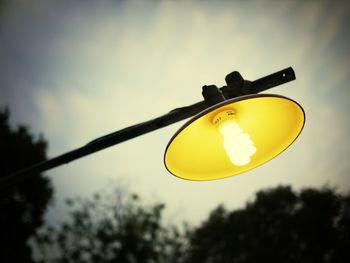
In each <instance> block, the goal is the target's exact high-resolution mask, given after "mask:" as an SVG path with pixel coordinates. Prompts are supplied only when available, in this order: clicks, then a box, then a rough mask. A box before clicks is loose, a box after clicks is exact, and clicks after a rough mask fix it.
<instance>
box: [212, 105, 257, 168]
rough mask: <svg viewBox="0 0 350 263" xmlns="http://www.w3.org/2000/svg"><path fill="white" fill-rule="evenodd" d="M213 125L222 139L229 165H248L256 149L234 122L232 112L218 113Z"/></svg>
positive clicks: (247, 135) (248, 137)
mask: <svg viewBox="0 0 350 263" xmlns="http://www.w3.org/2000/svg"><path fill="white" fill-rule="evenodd" d="M214 123H215V124H216V125H217V128H218V130H219V131H220V133H221V135H222V137H223V146H224V149H225V151H226V154H227V156H228V157H229V159H230V161H231V163H232V164H234V165H238V166H243V165H246V164H248V163H250V157H251V156H252V155H254V153H255V152H256V148H255V146H254V143H253V141H252V139H251V138H250V136H249V134H248V133H246V132H244V130H243V129H242V128H241V127H240V126H239V124H238V122H237V121H236V119H235V114H234V111H232V110H226V111H223V112H220V113H219V114H218V115H216V116H215V118H214Z"/></svg>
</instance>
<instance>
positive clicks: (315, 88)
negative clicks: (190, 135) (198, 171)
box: [0, 0, 350, 224]
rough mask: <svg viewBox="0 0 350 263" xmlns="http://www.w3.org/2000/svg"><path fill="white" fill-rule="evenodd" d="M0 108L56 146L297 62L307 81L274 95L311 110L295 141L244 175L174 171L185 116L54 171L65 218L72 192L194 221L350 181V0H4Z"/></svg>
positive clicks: (66, 146) (300, 77) (345, 186)
mask: <svg viewBox="0 0 350 263" xmlns="http://www.w3.org/2000/svg"><path fill="white" fill-rule="evenodd" d="M1 3H2V4H1V5H0V32H1V33H0V69H1V70H0V105H7V106H8V107H9V108H10V111H11V116H12V117H11V119H12V124H13V125H14V126H15V125H17V124H19V123H22V124H26V125H28V126H29V127H30V129H31V131H32V132H33V133H35V134H43V135H44V137H45V138H46V139H47V141H48V143H49V147H48V156H49V157H54V156H57V155H59V154H61V153H64V152H67V151H70V150H72V149H75V148H77V147H80V146H82V145H84V144H86V143H87V142H89V141H91V140H92V139H95V138H97V137H99V136H102V135H105V134H107V133H110V132H113V131H116V130H119V129H122V128H125V127H127V126H130V125H133V124H136V123H139V122H143V121H146V120H149V119H152V118H155V117H158V116H161V115H163V114H165V113H167V112H168V111H170V110H172V109H174V108H177V107H182V106H187V105H190V104H193V103H195V102H198V101H200V100H202V98H201V87H202V86H203V85H209V84H215V85H217V86H220V87H221V86H223V85H225V82H224V78H225V76H226V75H227V74H228V73H230V72H232V71H235V70H237V71H239V72H240V73H241V74H242V76H243V77H244V78H245V79H248V80H255V79H258V78H260V77H262V76H265V75H269V74H271V73H273V72H276V71H279V70H281V69H283V68H286V67H289V66H292V67H293V68H294V70H295V73H296V80H295V81H293V82H290V83H288V84H285V85H282V86H279V87H276V88H273V89H270V90H268V91H266V92H265V93H272V94H280V95H283V96H287V97H289V98H291V99H293V100H295V101H297V102H298V103H299V104H300V105H302V106H303V108H304V110H305V113H306V124H305V127H304V130H303V132H302V134H301V135H300V136H299V138H298V139H297V141H295V143H294V144H293V145H292V146H290V148H288V150H287V151H285V152H283V153H282V154H281V155H279V156H278V157H277V158H275V159H273V160H272V161H271V162H268V163H266V164H264V165H263V166H260V167H258V168H256V169H254V170H251V171H249V172H246V173H244V174H241V175H237V176H234V177H230V178H226V179H222V180H216V181H208V182H191V181H185V180H181V179H179V178H176V177H174V176H172V175H170V174H169V173H168V172H167V170H166V168H165V167H164V164H163V155H164V150H165V147H166V145H167V143H168V141H169V140H170V138H171V137H172V135H173V134H174V133H175V132H176V131H177V129H179V128H180V127H181V125H182V124H183V123H184V121H183V122H179V123H177V124H173V125H171V126H169V127H166V128H163V129H161V130H157V131H155V132H152V133H149V134H146V135H143V136H141V137H138V138H135V139H133V140H130V141H128V142H124V143H122V144H119V145H117V146H114V147H111V148H109V149H106V150H103V151H101V152H99V153H96V154H93V155H91V156H88V157H85V158H83V159H80V160H78V161H75V162H72V163H70V164H68V165H65V166H61V167H58V168H56V169H54V170H51V171H48V172H47V173H46V174H47V176H48V177H49V178H50V179H51V180H52V182H53V185H54V187H55V197H56V201H55V203H54V205H53V206H52V207H51V208H50V211H49V213H48V218H49V220H50V221H51V222H56V221H59V220H60V218H62V215H63V214H64V213H65V207H64V205H63V201H62V200H64V199H65V198H67V197H73V196H86V197H88V196H90V195H91V194H92V193H95V192H107V191H109V190H110V189H111V188H113V187H114V186H118V185H121V186H122V188H123V189H127V191H129V192H135V193H138V194H139V195H140V196H141V197H142V198H143V200H144V202H145V203H147V202H148V203H155V202H162V203H164V204H165V205H166V214H165V215H166V218H167V220H168V221H169V222H174V223H178V222H180V221H183V220H186V221H188V222H190V223H193V224H196V223H198V222H201V221H202V220H203V219H205V217H206V216H207V215H208V213H209V212H210V211H211V210H212V209H214V208H215V207H216V206H217V205H219V204H224V205H225V206H226V207H227V208H229V209H234V208H239V207H242V206H244V204H245V203H246V202H248V201H250V200H252V198H253V196H254V193H255V192H256V191H258V190H260V189H264V188H268V187H275V186H277V185H291V186H292V187H293V188H294V189H301V188H305V187H321V186H324V185H330V186H334V187H337V188H338V189H339V190H340V191H348V190H350V180H349V171H350V162H349V156H350V144H349V139H348V134H349V132H350V118H349V117H348V113H349V111H350V103H349V101H350V88H349V86H348V85H349V84H348V83H349V82H350V74H349V73H350V60H349V53H350V32H349V28H350V3H349V2H347V1H326V0H324V1H297V0H286V1H274V0H260V1H258V0H254V1H240V0H237V1H156V0H154V1H132V0H129V1H117V0H114V1H112V0H105V1H82V0H81V1H78V0H77V1H67V0H63V1H58V0H57V1H55V0H51V1H49V0H47V1H44V0H41V1H40V0H33V1H24V0H22V1H20V0H14V1H2V2H1Z"/></svg>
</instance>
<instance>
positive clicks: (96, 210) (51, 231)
mask: <svg viewBox="0 0 350 263" xmlns="http://www.w3.org/2000/svg"><path fill="white" fill-rule="evenodd" d="M67 204H68V205H69V207H70V210H71V214H70V218H69V219H68V220H67V221H66V222H65V223H63V224H62V225H61V226H59V227H47V228H46V229H44V230H43V231H42V232H41V233H40V234H38V235H37V237H36V246H37V248H38V260H39V261H38V262H52V263H68V262H75V263H80V262H81V263H83V262H99V263H109V262H125V263H128V262H130V263H131V262H146V263H147V262H170V263H171V262H179V260H180V259H181V257H182V254H183V248H184V245H183V244H184V243H183V235H181V234H180V232H179V231H178V229H177V228H176V227H173V226H172V227H164V226H163V225H162V223H161V216H162V211H163V209H164V205H162V204H155V205H152V206H145V205H142V204H141V202H140V200H139V197H138V196H137V195H128V194H126V193H125V192H123V191H121V189H119V188H118V189H117V190H116V192H115V194H113V195H111V196H106V195H103V196H101V195H98V194H96V195H95V196H94V197H93V198H92V199H81V198H77V199H75V200H68V202H67Z"/></svg>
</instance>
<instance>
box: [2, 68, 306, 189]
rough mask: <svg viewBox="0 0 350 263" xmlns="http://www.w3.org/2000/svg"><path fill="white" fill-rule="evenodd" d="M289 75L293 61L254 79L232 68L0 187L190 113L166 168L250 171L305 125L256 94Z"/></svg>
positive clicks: (191, 174) (197, 172) (204, 173)
mask: <svg viewBox="0 0 350 263" xmlns="http://www.w3.org/2000/svg"><path fill="white" fill-rule="evenodd" d="M292 80H295V74H294V70H293V69H292V68H291V67H289V68H285V69H283V70H280V71H278V72H275V73H272V74H270V75H268V76H265V77H262V78H260V79H256V80H254V81H247V80H244V79H243V78H242V76H241V75H240V74H239V72H237V71H234V72H231V73H230V74H228V75H227V76H226V77H225V81H226V83H227V86H223V87H221V88H220V89H219V88H217V87H216V86H215V85H210V86H204V87H203V92H202V94H203V97H204V101H200V102H197V103H194V104H192V105H189V106H185V107H180V108H176V109H174V110H172V111H170V112H168V113H166V114H165V115H162V116H160V117H158V118H155V119H152V120H149V121H145V122H142V123H138V124H135V125H132V126H129V127H127V128H124V129H121V130H118V131H115V132H112V133H110V134H107V135H104V136H102V137H99V138H97V139H95V140H92V141H91V142H89V143H87V144H86V145H83V146H81V147H79V148H77V149H74V150H72V151H69V152H66V153H64V154H61V155H59V156H56V157H54V158H52V159H49V160H46V161H43V162H41V163H36V164H33V165H31V166H28V167H25V168H23V169H21V170H17V171H13V172H12V173H10V174H8V175H6V176H4V177H2V178H0V192H1V190H2V189H5V188H7V187H12V186H14V185H16V184H17V183H18V182H20V181H22V180H24V179H26V178H29V177H30V176H35V175H38V174H40V173H41V172H43V171H47V170H50V169H53V168H55V167H58V166H60V165H62V164H67V163H69V162H72V161H74V160H77V159H79V158H82V157H84V156H87V155H89V154H92V153H95V152H98V151H100V150H103V149H105V148H108V147H111V146H113V145H116V144H119V143H121V142H124V141H127V140H130V139H132V138H135V137H137V136H140V135H143V134H146V133H148V132H151V131H154V130H157V129H160V128H162V127H166V126H168V125H170V124H172V123H175V122H178V121H181V120H184V119H187V118H189V117H193V116H195V117H193V119H192V120H190V121H189V122H187V123H186V124H185V125H184V126H183V127H182V128H181V129H180V130H179V131H178V132H177V133H176V134H175V135H174V136H173V138H172V139H171V141H170V143H169V144H168V146H167V148H166V152H165V155H164V162H165V165H166V168H167V169H168V170H169V171H170V173H172V174H174V175H176V176H178V177H181V178H184V179H190V180H212V179H218V178H224V177H227V176H232V175H236V174H238V173H242V172H245V171H248V170H250V169H252V168H254V167H256V166H258V165H261V164H263V163H265V162H267V161H268V160H270V159H272V158H273V157H275V156H276V155H278V154H279V153H281V152H282V151H283V150H285V149H286V148H287V147H288V146H289V145H290V144H291V143H292V142H293V141H294V140H295V139H296V137H297V136H298V135H299V133H300V132H301V130H302V128H303V125H304V119H305V117H304V111H303V109H302V108H301V107H300V105H299V104H297V103H296V102H294V101H293V100H291V99H288V98H285V97H282V96H278V95H266V94H262V95H257V93H259V92H262V91H264V90H267V89H270V88H272V87H275V86H278V85H281V84H284V83H287V82H289V81H292ZM247 94H254V95H247ZM242 95H246V96H242ZM196 114H197V115H196Z"/></svg>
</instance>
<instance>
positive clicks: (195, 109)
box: [0, 67, 295, 189]
mask: <svg viewBox="0 0 350 263" xmlns="http://www.w3.org/2000/svg"><path fill="white" fill-rule="evenodd" d="M225 80H226V83H227V86H223V87H221V88H220V89H217V88H216V87H215V86H204V87H203V96H204V97H205V100H204V101H200V102H197V103H195V104H192V105H190V106H186V107H181V108H177V109H174V110H172V111H170V112H169V113H167V114H165V115H163V116H160V117H158V118H155V119H152V120H149V121H146V122H142V123H139V124H136V125H133V126H130V127H127V128H124V129H122V130H119V131H116V132H113V133H110V134H108V135H105V136H102V137H100V138H97V139H95V140H93V141H91V142H89V143H88V144H86V145H84V146H82V147H80V148H77V149H75V150H72V151H70V152H67V153H64V154H62V155H59V156H57V157H54V158H52V159H50V160H47V161H43V162H40V163H37V164H34V165H32V166H29V167H26V168H24V169H22V170H19V171H16V172H14V173H12V174H9V175H7V176H4V177H3V178H1V179H0V189H3V188H6V187H10V186H13V185H15V184H16V183H17V182H19V181H21V180H23V179H25V178H28V177H29V176H32V175H35V174H39V173H40V172H43V171H47V170H50V169H52V168H55V167H57V166H60V165H62V164H67V163H69V162H71V161H74V160H77V159H79V158H82V157H84V156H87V155H89V154H92V153H95V152H98V151H100V150H103V149H105V148H108V147H110V146H113V145H116V144H118V143H121V142H124V141H127V140H130V139H132V138H135V137H137V136H140V135H143V134H146V133H148V132H151V131H154V130H157V129H160V128H163V127H165V126H168V125H170V124H173V123H175V122H178V121H181V120H184V119H187V118H189V117H192V116H194V115H196V114H198V113H200V112H201V111H203V110H205V109H206V108H208V107H210V106H211V104H212V103H211V101H210V100H211V97H210V95H209V96H208V95H205V93H206V91H208V90H210V89H208V88H213V87H215V88H216V89H217V90H218V91H219V92H220V93H221V94H222V96H223V97H224V98H225V99H232V98H234V97H238V96H242V95H248V94H255V93H259V92H261V91H264V90H267V89H270V88H272V87H275V86H278V85H281V84H284V83H287V82H289V81H292V80H295V74H294V71H293V69H292V68H291V67H289V68H286V69H283V70H281V71H278V72H275V73H273V74H271V75H268V76H265V77H263V78H260V79H257V80H255V81H252V82H250V81H245V80H243V78H242V77H241V75H240V74H239V73H238V72H236V71H235V72H232V73H230V74H229V75H227V76H226V79H225Z"/></svg>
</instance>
